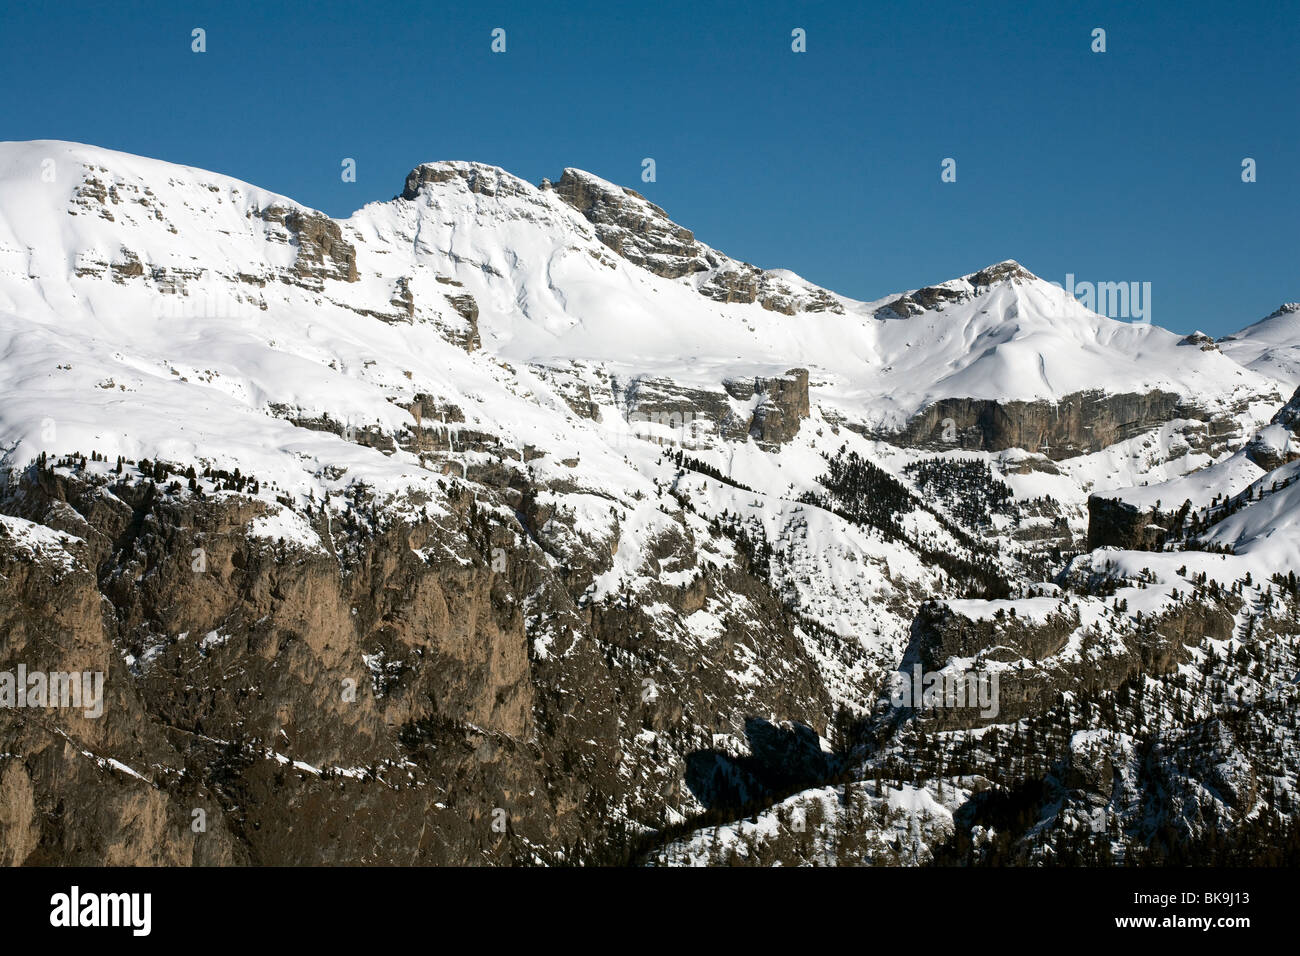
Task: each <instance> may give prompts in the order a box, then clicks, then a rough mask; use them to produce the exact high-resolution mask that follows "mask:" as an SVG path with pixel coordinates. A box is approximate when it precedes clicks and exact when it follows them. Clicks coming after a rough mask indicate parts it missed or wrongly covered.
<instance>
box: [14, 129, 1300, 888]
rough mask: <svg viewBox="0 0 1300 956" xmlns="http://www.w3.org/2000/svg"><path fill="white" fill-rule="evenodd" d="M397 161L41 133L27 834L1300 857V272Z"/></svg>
mask: <svg viewBox="0 0 1300 956" xmlns="http://www.w3.org/2000/svg"><path fill="white" fill-rule="evenodd" d="M393 185H395V186H396V185H399V184H396V183H395V184H393ZM400 186H401V188H400V194H399V195H397V196H396V197H395V198H393V199H392V200H391V201H388V202H379V203H373V204H370V205H367V206H365V207H364V208H362V209H361V210H359V211H358V212H356V213H355V214H354V215H352V217H351V218H349V219H346V220H336V219H331V218H329V217H327V216H325V215H323V214H322V213H320V212H317V211H314V210H312V209H309V208H306V207H304V206H302V205H300V204H299V203H297V202H295V201H293V200H292V199H289V198H286V197H284V196H279V195H275V194H273V193H271V192H267V191H265V190H262V189H259V188H257V187H254V186H251V185H248V184H246V183H243V182H239V181H236V180H233V179H230V178H227V177H225V176H221V175H218V174H215V173H209V172H204V171H202V170H198V169H192V168H188V167H182V166H176V165H170V164H167V163H163V162H158V161H154V160H149V159H143V158H139V157H136V156H130V155H126V154H122V153H116V152H111V151H108V150H104V149H98V148H94V147H90V146H81V145H76V144H71V143H63V142H48V141H46V142H30V143H3V144H0V674H10V675H12V674H16V673H18V671H19V668H20V667H21V668H22V669H23V673H24V674H26V675H30V674H33V673H36V672H42V673H48V674H56V673H69V674H102V675H103V683H102V688H103V689H102V695H103V700H102V701H100V702H99V703H100V705H101V706H102V709H101V712H100V713H99V714H97V715H96V714H95V712H94V709H92V708H87V707H65V706H54V705H55V704H56V703H58V702H57V701H55V700H53V699H50V700H48V701H47V704H48V706H31V700H32V698H31V697H30V695H29V698H28V700H27V703H28V706H16V705H15V697H14V695H13V693H12V692H11V693H10V695H9V696H8V697H7V698H6V697H5V696H4V694H3V690H4V688H5V686H6V684H5V682H4V681H3V680H0V703H2V704H4V705H5V706H3V707H0V862H3V863H4V864H7V865H18V864H28V865H39V864H90V865H99V864H162V865H191V864H202V865H224V864H274V865H285V864H289V865H304V864H367V863H369V864H417V865H429V864H489V865H491V864H497V865H509V864H517V865H570V864H604V865H610V864H616V865H622V864H638V865H688V864H689V865H712V864H723V865H726V864H732V865H736V864H758V865H774V864H780V865H909V866H911V865H917V866H926V865H979V864H1000V865H1021V864H1024V865H1043V864H1112V863H1113V864H1124V865H1138V864H1186V863H1192V864H1220V863H1252V864H1269V863H1282V862H1292V863H1294V862H1296V860H1297V859H1298V858H1300V853H1298V850H1300V829H1298V828H1297V824H1298V823H1300V802H1298V798H1297V792H1296V784H1297V773H1298V772H1300V748H1297V740H1296V735H1297V725H1296V702H1297V693H1298V692H1300V685H1298V684H1297V680H1300V587H1298V585H1297V580H1296V570H1297V568H1298V567H1300V483H1298V482H1297V477H1300V391H1298V390H1297V389H1298V386H1300V305H1296V304H1289V305H1283V306H1281V308H1279V309H1278V310H1277V311H1276V312H1274V313H1273V314H1272V315H1269V316H1267V317H1265V318H1262V319H1259V317H1258V316H1253V315H1244V316H1240V317H1239V320H1240V324H1242V325H1243V326H1245V327H1244V328H1243V329H1242V331H1240V332H1239V333H1237V334H1235V335H1230V336H1227V337H1226V338H1224V339H1221V340H1218V341H1215V340H1213V339H1211V338H1210V337H1208V336H1205V335H1202V334H1199V333H1197V334H1193V335H1188V336H1180V335H1178V334H1174V333H1172V332H1169V331H1166V330H1164V329H1162V328H1160V327H1158V326H1154V325H1150V324H1134V323H1129V322H1121V321H1115V320H1112V319H1108V318H1105V317H1102V316H1100V315H1098V314H1095V313H1093V312H1091V311H1088V310H1087V309H1085V308H1084V307H1083V305H1081V304H1080V303H1079V302H1078V301H1077V300H1076V299H1075V298H1074V297H1073V296H1071V295H1070V294H1068V293H1067V292H1066V291H1064V290H1062V289H1061V288H1059V287H1057V286H1056V285H1054V284H1053V283H1050V282H1047V281H1044V280H1042V279H1039V278H1037V277H1036V276H1034V275H1033V274H1032V273H1031V272H1030V271H1028V269H1026V268H1025V267H1024V266H1022V265H1020V264H1018V263H1016V262H1013V261H1007V262H1000V263H998V264H996V265H991V266H988V267H987V268H984V269H981V270H980V271H978V272H974V273H971V274H970V275H966V276H962V277H960V278H956V279H950V280H948V281H943V282H939V283H938V284H936V285H933V286H929V287H926V288H921V289H915V290H910V291H901V292H898V293H895V294H892V295H889V296H886V297H884V298H882V299H880V300H878V301H874V302H860V301H855V300H852V299H849V298H846V297H844V296H841V295H837V294H836V293H834V292H832V291H830V290H827V289H823V288H819V287H817V286H816V285H813V284H812V283H810V282H808V281H805V280H804V279H802V278H800V277H799V276H797V275H795V274H793V273H790V272H786V271H780V270H763V269H759V268H756V267H754V266H752V265H749V264H747V263H743V262H740V261H737V260H734V259H731V258H729V257H728V256H727V255H725V254H724V253H722V252H720V251H718V250H716V249H713V248H710V247H709V246H708V245H705V244H704V243H703V242H701V241H700V240H698V239H697V238H696V237H695V235H694V234H693V233H692V232H691V231H690V230H689V229H687V228H684V227H683V226H680V225H678V224H677V223H675V222H673V221H672V220H671V219H669V218H668V216H667V215H666V213H665V212H664V211H663V210H662V209H660V208H659V207H657V206H655V205H653V204H652V203H650V202H649V201H647V200H646V199H644V198H643V197H641V196H640V195H638V194H637V193H636V192H633V191H632V190H630V189H626V188H622V187H619V186H617V185H614V184H612V183H609V182H606V181H605V180H602V179H600V178H598V177H596V176H593V175H590V174H588V173H585V172H582V171H580V170H577V169H566V170H564V171H563V174H562V175H560V176H559V178H558V179H556V180H554V181H543V182H542V183H541V184H540V185H533V184H531V183H528V182H525V181H523V180H521V179H518V178H516V177H514V176H512V175H511V174H509V173H508V172H505V171H504V170H501V169H498V168H495V167H491V166H485V165H479V164H476V163H466V162H437V163H429V164H425V165H420V166H417V167H416V168H415V169H413V170H412V171H411V173H410V174H409V175H408V176H407V178H406V181H405V183H404V184H400ZM1256 319H1259V320H1258V321H1256ZM1250 323H1253V324H1250ZM922 675H926V676H925V678H924V681H922ZM936 675H937V676H936ZM936 681H937V684H936ZM922 683H924V687H922ZM965 683H972V684H979V686H980V688H981V701H980V703H979V704H978V705H976V702H975V701H973V700H967V701H965V702H964V703H963V702H962V701H961V700H960V699H954V698H953V697H952V695H950V694H948V693H947V691H946V690H944V688H952V687H954V686H956V687H959V688H960V687H962V686H965ZM12 685H13V680H12V679H11V680H10V681H9V682H8V686H9V687H10V689H11V691H12V690H13V687H12ZM936 686H937V687H939V689H940V690H939V692H938V693H931V692H930V691H931V690H932V689H933V688H934V687H936ZM916 688H922V692H921V693H919V694H918V693H913V692H912V690H913V689H916ZM988 689H993V690H994V691H995V693H994V694H993V695H992V696H991V697H990V696H989V695H987V694H985V693H983V692H984V691H986V690H988ZM904 690H905V691H907V693H901V691H904ZM65 691H66V686H65ZM83 703H85V702H83Z"/></svg>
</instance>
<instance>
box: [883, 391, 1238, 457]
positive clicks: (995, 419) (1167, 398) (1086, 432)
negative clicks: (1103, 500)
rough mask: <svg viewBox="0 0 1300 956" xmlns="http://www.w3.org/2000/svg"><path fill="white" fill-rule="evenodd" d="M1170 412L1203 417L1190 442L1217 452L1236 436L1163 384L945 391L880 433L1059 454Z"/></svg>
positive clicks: (948, 444)
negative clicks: (1009, 395) (1123, 388)
mask: <svg viewBox="0 0 1300 956" xmlns="http://www.w3.org/2000/svg"><path fill="white" fill-rule="evenodd" d="M1176 418H1185V419H1190V420H1198V419H1199V420H1201V421H1204V422H1205V431H1204V434H1203V436H1197V437H1196V443H1197V445H1198V446H1199V447H1198V450H1203V451H1205V452H1206V453H1207V454H1211V455H1217V454H1220V453H1222V451H1224V450H1225V449H1227V448H1228V447H1229V445H1230V443H1231V442H1232V441H1233V440H1237V439H1240V437H1241V429H1240V426H1239V425H1238V424H1237V423H1236V422H1235V421H1234V420H1233V419H1232V418H1230V417H1228V416H1225V415H1216V416H1208V415H1207V414H1206V413H1205V412H1204V411H1203V410H1202V409H1200V408H1198V407H1196V406H1194V405H1191V404H1189V403H1187V402H1185V401H1184V400H1182V399H1181V398H1180V397H1179V396H1177V395H1174V394H1172V393H1170V392H1161V391H1151V392H1143V393H1136V392H1127V393H1123V394H1107V393H1105V392H1100V391H1088V392H1075V393H1073V394H1071V395H1067V396H1065V397H1064V398H1062V399H1061V400H1060V401H1059V402H1054V403H1053V402H1046V401H1037V402H1021V401H997V400H994V399H974V398H945V399H940V400H939V401H937V402H934V403H933V404H931V405H929V406H927V407H926V408H925V409H923V410H922V411H921V412H920V414H918V415H916V416H915V417H914V418H913V419H912V420H911V421H910V422H908V424H907V427H906V428H904V429H903V430H902V431H901V432H900V433H897V434H896V435H891V436H886V437H889V438H890V440H893V441H896V442H898V443H899V444H903V445H908V446H911V447H920V448H935V449H943V448H953V447H956V448H963V449H969V450H973V451H1003V450H1005V449H1008V448H1023V449H1025V450H1026V451H1031V452H1036V453H1039V454H1042V455H1045V456H1047V457H1048V458H1051V459H1052V460H1054V461H1060V460H1062V459H1066V458H1073V457H1075V456H1077V455H1086V454H1089V453H1091V452H1095V451H1100V450H1101V449H1103V448H1105V447H1107V446H1109V445H1112V444H1114V443H1115V442H1119V441H1124V440H1125V439H1128V438H1133V437H1134V436H1136V435H1140V434H1142V433H1143V432H1146V431H1149V430H1151V429H1152V428H1157V427H1159V426H1160V425H1164V424H1165V423H1167V422H1169V421H1172V420H1174V419H1176Z"/></svg>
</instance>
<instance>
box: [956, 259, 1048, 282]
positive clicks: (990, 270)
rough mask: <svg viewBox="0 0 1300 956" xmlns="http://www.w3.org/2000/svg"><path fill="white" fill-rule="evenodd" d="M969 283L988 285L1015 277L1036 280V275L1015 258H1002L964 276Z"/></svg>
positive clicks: (1010, 280) (1011, 280) (1009, 280)
mask: <svg viewBox="0 0 1300 956" xmlns="http://www.w3.org/2000/svg"><path fill="white" fill-rule="evenodd" d="M963 278H965V279H966V281H968V282H969V283H970V284H971V285H974V286H989V285H993V284H995V283H997V282H1014V281H1016V280H1017V279H1019V280H1021V281H1033V280H1037V279H1038V276H1036V275H1034V274H1033V273H1032V272H1030V271H1029V270H1028V269H1026V268H1025V267H1024V266H1022V265H1021V264H1020V263H1019V262H1017V261H1016V260H1015V259H1003V260H1002V261H1001V262H996V263H994V264H993V265H991V266H987V267H986V268H983V269H981V270H980V271H979V272H972V273H971V274H970V275H968V276H964V277H963Z"/></svg>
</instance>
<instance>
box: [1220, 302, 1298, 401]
mask: <svg viewBox="0 0 1300 956" xmlns="http://www.w3.org/2000/svg"><path fill="white" fill-rule="evenodd" d="M1297 342H1300V302H1287V303H1285V304H1283V305H1281V306H1279V307H1278V309H1277V311H1275V312H1272V313H1271V314H1269V315H1267V316H1265V317H1264V318H1262V319H1260V320H1259V321H1258V322H1256V323H1254V324H1253V325H1249V326H1247V327H1246V328H1244V329H1242V330H1241V331H1240V332H1237V333H1235V334H1233V335H1227V336H1224V337H1223V338H1221V339H1219V341H1218V346H1219V349H1220V350H1221V351H1223V353H1224V354H1226V355H1228V356H1230V357H1231V358H1232V359H1234V360H1235V361H1237V362H1239V363H1241V364H1242V365H1245V366H1246V367H1247V368H1251V369H1255V370H1256V371H1259V372H1262V373H1264V374H1265V375H1271V376H1272V377H1273V378H1276V379H1278V380H1279V381H1281V382H1285V383H1286V384H1288V385H1300V345H1297Z"/></svg>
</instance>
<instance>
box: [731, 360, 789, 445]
mask: <svg viewBox="0 0 1300 956" xmlns="http://www.w3.org/2000/svg"><path fill="white" fill-rule="evenodd" d="M723 384H724V385H725V387H726V389H727V394H729V395H730V396H731V397H732V398H736V399H740V400H741V401H749V400H750V399H753V398H755V397H756V396H757V397H758V399H759V401H758V403H757V405H756V406H755V407H754V411H753V414H752V415H751V417H750V420H749V422H748V423H747V425H746V427H745V429H744V432H745V433H746V434H748V435H752V436H753V437H754V438H755V439H756V440H757V441H758V442H760V443H761V444H763V445H766V446H775V445H783V444H785V443H786V442H788V441H790V440H791V439H792V438H794V436H795V435H797V434H798V433H799V423H800V422H802V421H803V420H804V419H806V418H807V417H808V415H809V404H808V370H807V369H806V368H792V369H790V370H788V371H787V372H786V373H785V375H783V376H779V377H776V378H765V377H761V376H760V377H758V378H755V379H753V380H752V381H750V380H747V379H728V380H727V381H726V382H724V383H723Z"/></svg>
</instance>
